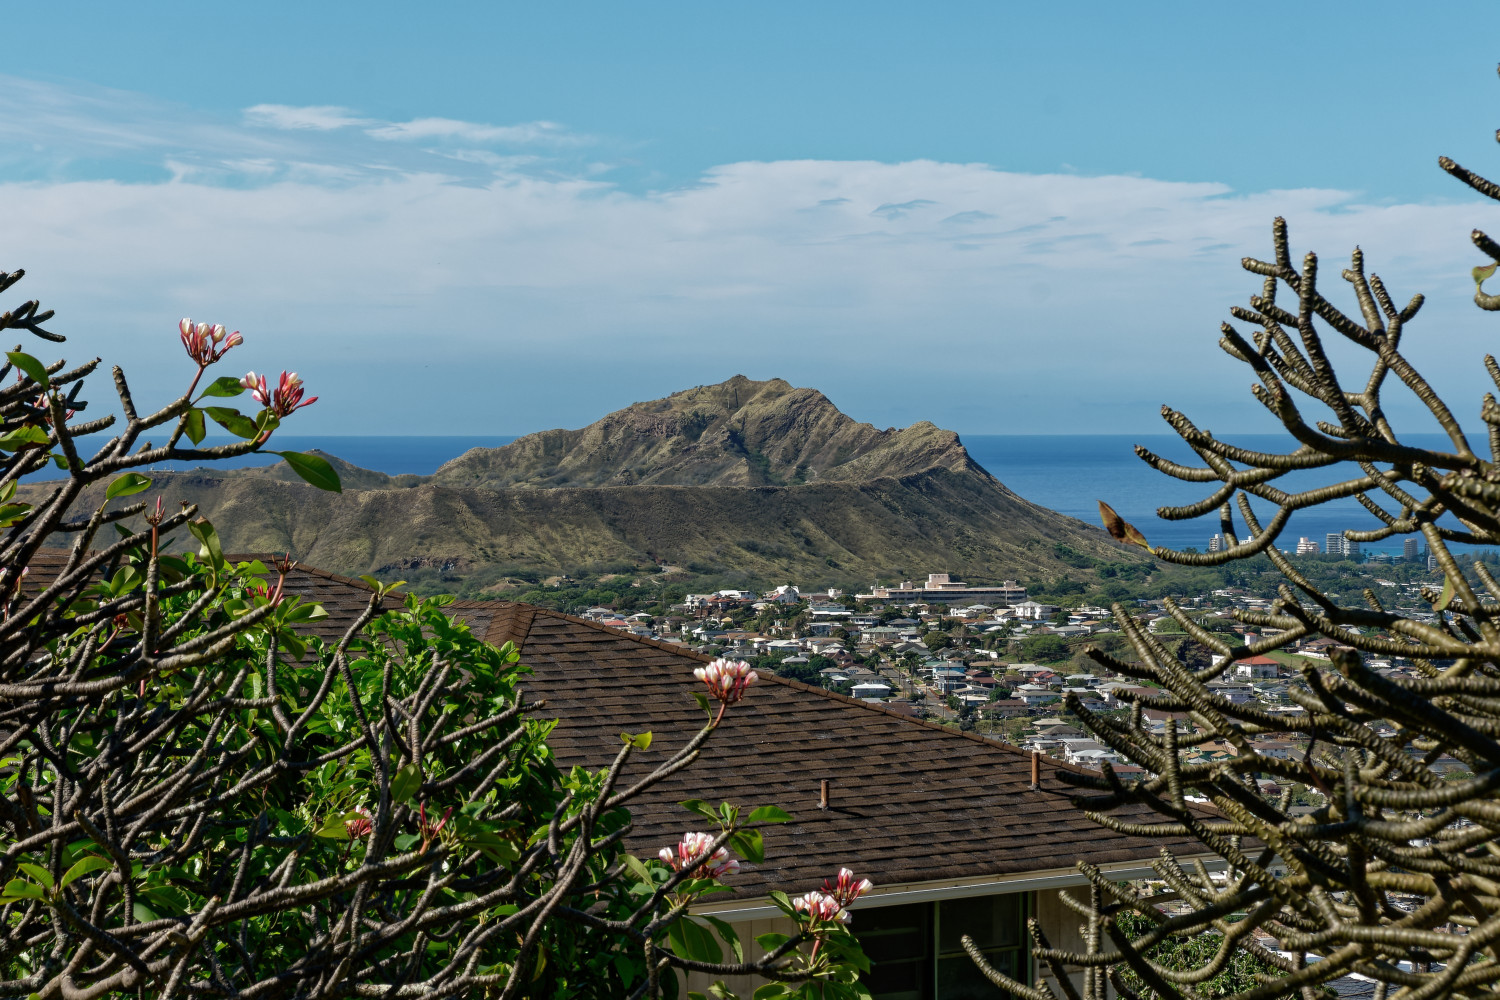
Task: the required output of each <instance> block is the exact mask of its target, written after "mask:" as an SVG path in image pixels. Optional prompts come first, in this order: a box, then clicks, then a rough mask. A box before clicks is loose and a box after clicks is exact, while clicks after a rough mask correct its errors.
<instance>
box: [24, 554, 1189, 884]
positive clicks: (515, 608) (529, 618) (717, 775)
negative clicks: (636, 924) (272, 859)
mask: <svg viewBox="0 0 1500 1000" xmlns="http://www.w3.org/2000/svg"><path fill="white" fill-rule="evenodd" d="M49 575H50V574H49ZM287 589H288V592H290V593H293V594H298V595H300V596H302V597H304V598H307V599H311V600H316V601H319V602H321V603H322V604H323V606H324V608H325V609H327V611H328V612H329V617H328V618H327V619H326V620H324V621H323V622H320V623H318V624H317V626H316V628H315V631H316V632H318V633H319V634H322V635H323V636H324V637H325V638H330V639H332V638H335V637H337V636H340V635H342V633H343V631H344V629H345V628H347V626H348V624H349V623H350V622H351V621H353V620H354V618H356V617H357V616H358V615H359V613H360V612H361V611H362V610H363V609H364V607H365V605H366V604H367V603H368V601H369V597H370V589H369V587H368V586H367V585H366V584H364V583H363V582H362V581H359V580H351V579H348V578H346V577H340V576H337V575H335V574H332V573H325V572H322V571H320V570H315V569H306V568H300V567H299V568H298V569H296V570H294V571H293V572H292V573H291V574H290V576H289V577H288V581H287ZM394 603H395V598H387V604H388V605H390V604H394ZM450 611H451V613H452V614H453V615H454V616H455V617H457V618H460V619H462V620H464V621H466V622H468V623H469V624H470V626H471V627H472V628H473V629H474V631H475V632H476V633H478V634H479V635H480V636H482V637H483V638H484V639H485V640H487V641H489V642H492V643H495V644H497V645H498V644H502V643H504V642H507V641H511V642H515V643H516V645H517V646H518V647H519V648H520V650H521V654H522V660H523V662H525V663H526V664H528V665H529V666H530V667H531V669H532V671H533V677H532V679H531V681H530V683H529V684H527V685H526V690H527V696H528V697H530V698H540V699H543V700H544V701H545V703H546V704H545V707H544V708H542V709H541V710H539V712H538V713H537V714H539V715H542V716H550V717H556V718H558V719H559V720H560V722H559V725H558V726H557V728H556V729H555V730H554V731H553V734H552V736H551V738H550V743H551V745H552V747H553V750H554V752H555V753H556V755H557V759H558V761H559V763H560V764H561V765H563V766H564V767H570V766H572V765H574V764H581V765H584V766H587V767H600V766H603V765H605V764H607V763H608V762H609V761H610V760H612V759H613V757H614V755H615V754H616V753H617V752H618V750H619V748H620V738H619V734H620V733H621V732H630V733H640V732H646V731H650V732H651V733H653V734H654V742H653V744H652V749H651V750H649V751H647V752H645V753H641V754H638V755H637V757H636V763H635V764H634V765H633V767H632V769H631V770H630V771H628V772H627V775H626V777H625V779H624V780H625V781H628V780H629V779H630V777H631V776H632V775H639V774H641V773H644V771H645V770H646V769H647V768H649V767H650V766H652V765H653V762H658V761H661V760H664V759H666V757H667V756H668V755H669V754H670V753H671V752H672V751H673V750H675V749H676V748H678V747H680V746H682V744H683V743H685V742H686V741H687V740H688V739H689V738H690V737H691V736H692V735H693V734H694V733H696V732H697V730H698V728H699V726H701V725H702V723H703V713H702V711H701V710H700V709H699V708H698V706H697V704H696V703H695V702H694V701H693V699H692V693H693V692H694V691H697V690H700V689H701V684H700V683H699V682H698V681H697V680H696V679H695V678H694V677H693V674H692V671H693V669H694V668H695V667H697V666H699V665H700V664H701V663H703V662H706V661H707V660H708V659H709V657H706V656H703V655H701V654H698V653H694V652H691V651H689V650H687V649H684V648H682V647H679V646H674V645H672V644H669V643H663V642H658V641H654V640H650V639H645V638H641V637H637V636H632V635H630V634H629V633H627V632H622V631H620V630H618V629H611V628H608V627H605V626H602V625H599V624H596V623H594V622H589V621H586V620H584V619H581V618H575V617H573V616H570V615H565V614H562V613H560V612H556V611H551V610H548V609H544V608H537V607H532V606H529V605H524V604H515V603H511V602H503V601H455V602H454V603H453V604H452V605H451V606H450ZM1063 769H1067V768H1066V766H1065V765H1062V764H1060V763H1059V762H1056V761H1053V760H1050V759H1045V760H1044V761H1043V766H1042V775H1043V777H1042V783H1041V788H1040V790H1038V791H1032V790H1031V788H1030V780H1031V778H1030V759H1029V755H1028V754H1026V753H1025V752H1023V751H1021V750H1019V749H1017V748H1014V747H1011V746H1008V745H1005V744H1001V743H996V742H994V741H991V740H989V739H985V738H982V737H979V736H975V735H973V734H969V733H959V732H955V731H953V730H950V729H945V728H943V727H942V726H939V725H936V724H934V723H929V722H924V721H921V720H916V719H912V718H910V717H908V716H905V715H902V714H900V713H898V712H895V711H892V710H889V709H885V708H882V707H880V706H879V705H873V704H870V703H867V702H862V701H857V700H855V699H852V698H847V697H844V696H842V695H838V694H834V693H832V692H830V691H825V690H823V689H821V688H812V687H809V686H807V685H805V684H801V683H799V682H796V681H792V680H787V679H783V678H779V677H765V678H762V682H761V683H760V684H758V685H756V686H755V687H753V688H751V689H750V691H749V692H748V694H747V696H746V699H745V700H744V701H743V702H742V703H740V704H738V705H735V706H734V707H733V708H731V709H730V711H729V712H728V714H727V716H726V719H725V722H724V724H723V725H722V727H721V728H720V730H719V732H718V733H716V734H715V735H714V737H713V738H712V739H711V741H710V743H709V745H708V747H707V748H706V749H705V752H704V755H703V757H702V758H701V759H700V760H699V761H698V762H696V763H695V764H694V765H693V766H692V767H690V768H688V769H687V770H685V771H682V772H679V774H677V775H675V776H673V777H671V778H669V779H667V780H666V781H664V782H662V783H661V784H660V785H657V786H656V787H655V788H653V789H651V790H650V791H648V792H647V793H645V794H644V795H643V796H642V797H641V798H639V799H637V800H636V801H635V802H634V803H633V804H632V806H631V813H632V817H633V820H634V823H635V829H634V832H633V833H632V835H631V837H630V839H629V845H630V848H631V850H632V851H633V852H634V853H636V854H640V855H646V856H650V855H654V854H655V853H656V851H657V850H658V849H659V848H661V847H663V846H666V845H668V844H670V843H675V841H676V840H677V838H678V837H679V836H680V835H681V834H682V832H683V831H684V830H687V829H693V828H699V827H701V826H702V822H703V821H701V820H699V819H697V818H696V817H694V816H693V815H692V814H690V813H688V812H687V811H686V810H684V809H683V808H682V807H681V806H680V805H679V804H678V803H680V802H681V801H682V800H683V799H688V798H702V799H706V800H708V801H710V802H711V803H715V804H717V803H718V802H719V801H721V800H725V801H729V802H732V803H735V804H737V805H740V806H744V807H753V806H758V805H777V806H780V807H782V808H783V809H785V810H787V812H789V813H791V814H792V816H793V817H794V820H795V821H794V822H792V823H789V824H786V825H785V826H782V827H777V828H772V829H771V830H768V831H767V855H768V859H767V863H766V864H765V865H763V866H760V867H758V868H757V867H756V866H750V865H747V866H745V868H744V869H743V870H742V873H741V874H740V875H739V876H738V877H737V878H736V879H735V880H734V881H735V883H736V885H737V894H743V895H744V896H749V897H755V896H760V895H763V894H764V893H765V891H766V890H768V889H773V888H781V889H786V890H791V889H799V890H800V889H804V888H807V887H809V886H811V885H814V884H816V883H817V882H818V881H819V880H820V879H822V878H824V877H825V876H828V875H830V874H832V873H833V872H835V871H836V870H837V869H838V868H839V867H840V866H841V865H847V866H848V867H850V868H853V869H854V870H855V871H857V872H858V873H859V874H860V875H862V876H867V877H869V878H871V879H873V880H874V881H875V882H876V884H877V885H881V886H891V885H894V884H901V883H907V884H909V883H914V882H928V881H934V880H948V879H977V878H982V877H985V876H1001V875H1016V874H1022V873H1027V872H1041V871H1050V870H1057V869H1066V868H1070V867H1071V866H1072V865H1073V864H1074V863H1075V862H1076V861H1078V860H1086V861H1090V862H1092V863H1094V864H1114V863H1121V862H1143V861H1147V860H1149V859H1152V858H1154V857H1156V856H1157V853H1158V852H1159V851H1160V849H1161V848H1162V847H1163V846H1168V845H1165V844H1164V843H1163V842H1161V841H1155V840H1147V839H1144V838H1134V837H1125V836H1121V835H1119V834H1116V833H1112V832H1110V831H1108V830H1105V829H1102V828H1100V827H1098V826H1095V825H1094V824H1093V823H1091V822H1089V821H1088V820H1087V819H1085V818H1084V817H1083V816H1082V814H1081V813H1080V812H1079V811H1078V810H1076V809H1074V808H1073V807H1072V805H1071V804H1070V803H1069V801H1068V795H1069V792H1070V789H1069V786H1066V785H1063V784H1062V782H1061V781H1059V780H1058V779H1057V778H1056V777H1055V772H1057V771H1058V770H1063ZM1074 770H1076V769H1074ZM823 779H829V780H831V781H832V794H831V808H830V809H829V810H828V811H827V812H822V811H820V810H819V809H818V797H819V789H820V783H821V781H822V780H823ZM1171 846H1177V845H1171Z"/></svg>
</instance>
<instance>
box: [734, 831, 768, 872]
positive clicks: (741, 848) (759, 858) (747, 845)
mask: <svg viewBox="0 0 1500 1000" xmlns="http://www.w3.org/2000/svg"><path fill="white" fill-rule="evenodd" d="M729 847H730V849H731V850H733V851H734V853H736V854H738V855H739V856H740V857H742V858H744V859H745V860H746V861H748V862H750V863H751V864H755V865H758V864H763V863H764V862H765V860H766V845H765V841H764V839H762V837H761V835H760V831H759V830H737V831H735V832H734V833H733V834H731V835H730V837H729Z"/></svg>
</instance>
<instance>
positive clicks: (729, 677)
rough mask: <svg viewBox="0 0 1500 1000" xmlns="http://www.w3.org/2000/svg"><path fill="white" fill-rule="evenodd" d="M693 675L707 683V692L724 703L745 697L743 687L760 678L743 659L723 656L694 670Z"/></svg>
mask: <svg viewBox="0 0 1500 1000" xmlns="http://www.w3.org/2000/svg"><path fill="white" fill-rule="evenodd" d="M693 676H694V677H696V678H698V679H699V680H700V681H702V682H703V683H705V684H707V685H708V693H709V694H711V695H713V696H714V697H715V698H717V699H718V700H719V701H720V702H721V703H723V704H725V705H733V704H734V703H735V702H737V701H739V700H740V699H741V698H743V697H745V688H747V687H749V686H750V685H751V684H754V683H755V682H756V681H758V680H760V675H759V674H757V673H756V672H755V671H754V670H752V669H750V664H748V663H746V662H745V661H744V660H726V659H724V658H723V657H720V658H719V659H717V660H715V661H713V662H712V663H710V664H709V665H708V666H706V667H699V668H698V669H697V670H694V671H693Z"/></svg>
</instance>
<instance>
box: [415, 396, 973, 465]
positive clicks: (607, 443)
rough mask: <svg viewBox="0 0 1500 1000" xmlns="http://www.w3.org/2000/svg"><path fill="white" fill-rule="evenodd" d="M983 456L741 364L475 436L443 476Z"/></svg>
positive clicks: (954, 461) (932, 432)
mask: <svg viewBox="0 0 1500 1000" xmlns="http://www.w3.org/2000/svg"><path fill="white" fill-rule="evenodd" d="M972 465H973V463H972V462H970V461H969V457H968V453H967V452H965V451H964V449H963V445H961V444H959V441H958V435H957V434H954V433H953V432H952V431H944V430H939V429H938V428H937V427H934V426H933V425H932V424H930V423H927V422H926V421H923V422H921V423H918V424H914V425H912V426H911V427H908V428H906V429H905V430H896V429H895V428H894V427H893V428H891V429H890V430H884V431H881V430H876V429H875V428H874V427H872V426H870V425H869V424H861V423H857V422H856V421H855V420H853V419H852V418H850V417H848V416H846V415H845V414H843V413H841V412H839V409H838V407H836V406H834V405H833V404H832V403H831V402H829V401H828V397H827V396H824V395H823V394H822V393H821V392H818V391H817V390H816V389H798V388H795V387H793V386H792V385H791V384H789V383H787V382H784V381H782V380H781V379H779V378H778V379H771V380H769V381H766V382H755V381H752V380H751V379H748V378H746V377H745V376H743V375H736V376H735V377H734V378H732V379H730V380H729V381H727V382H721V383H720V384H718V385H706V386H699V387H698V388H696V389H688V390H685V391H683V392H677V393H673V394H672V395H670V396H668V397H667V398H666V399H658V400H654V401H652V402H649V403H636V404H634V405H633V406H627V407H626V408H625V409H623V410H618V411H616V412H614V413H611V414H610V415H609V416H607V417H605V418H603V419H602V420H598V421H596V422H594V423H592V424H590V425H589V426H587V427H585V428H583V429H582V430H576V431H568V430H554V431H543V432H542V433H540V434H528V435H527V436H526V437H523V438H518V439H517V440H515V441H513V442H511V443H510V444H508V445H506V446H504V447H503V448H475V449H473V450H472V451H469V452H467V453H466V454H464V455H461V456H459V457H458V458H455V459H454V460H453V461H451V462H448V463H447V464H446V465H444V466H443V467H442V468H440V469H438V471H437V473H436V474H435V475H434V476H433V477H432V482H433V483H435V484H437V485H441V486H472V487H483V488H486V489H517V488H520V489H526V488H530V489H545V488H555V487H560V486H572V487H579V486H796V485H801V484H803V483H809V482H828V481H833V482H861V481H864V480H867V479H877V478H880V477H882V476H900V475H906V474H908V473H912V472H918V471H921V470H923V469H928V468H947V469H951V470H953V471H963V470H967V469H968V468H970V467H971V466H972Z"/></svg>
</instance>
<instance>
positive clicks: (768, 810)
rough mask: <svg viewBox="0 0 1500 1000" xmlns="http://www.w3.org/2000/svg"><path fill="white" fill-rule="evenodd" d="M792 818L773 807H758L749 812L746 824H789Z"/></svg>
mask: <svg viewBox="0 0 1500 1000" xmlns="http://www.w3.org/2000/svg"><path fill="white" fill-rule="evenodd" d="M791 821H792V817H791V816H789V815H788V814H787V813H785V812H782V811H781V810H780V809H778V808H776V807H775V806H759V807H757V808H755V809H753V810H751V812H750V818H749V819H748V820H746V821H745V822H747V823H790V822H791Z"/></svg>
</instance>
